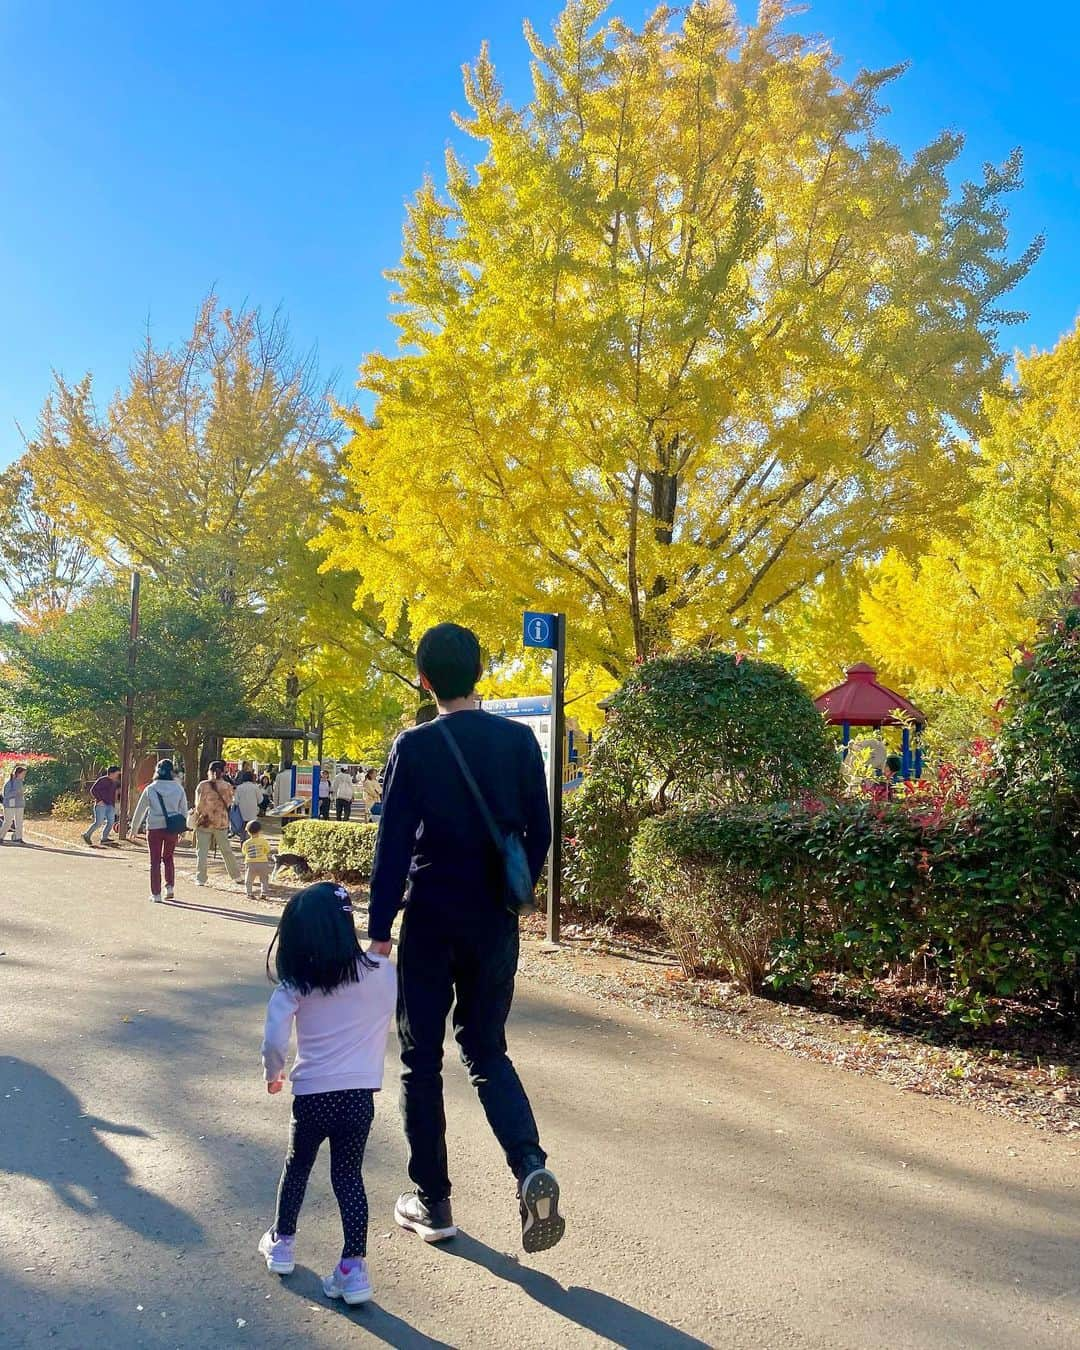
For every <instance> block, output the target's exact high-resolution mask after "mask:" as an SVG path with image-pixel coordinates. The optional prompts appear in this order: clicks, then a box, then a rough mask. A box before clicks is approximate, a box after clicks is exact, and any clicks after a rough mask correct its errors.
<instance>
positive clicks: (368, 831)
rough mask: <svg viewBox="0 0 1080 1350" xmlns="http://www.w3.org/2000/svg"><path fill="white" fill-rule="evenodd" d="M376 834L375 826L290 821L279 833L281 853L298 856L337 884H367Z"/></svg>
mask: <svg viewBox="0 0 1080 1350" xmlns="http://www.w3.org/2000/svg"><path fill="white" fill-rule="evenodd" d="M378 835H379V827H378V825H369V824H361V823H360V822H356V823H355V824H354V823H352V822H350V821H341V822H338V821H331V820H294V821H291V822H290V823H289V824H288V825H286V826H285V829H284V830H283V831H282V843H283V849H282V851H283V852H286V853H300V854H302V855H303V856H304V857H305V858H306V859H307V860H308V866H309V867H310V868H311V870H312V871H313V872H318V873H322V874H324V875H326V876H331V877H334V878H335V879H336V880H341V881H368V880H370V878H371V869H372V867H373V866H374V863H375V840H376V839H377V838H378Z"/></svg>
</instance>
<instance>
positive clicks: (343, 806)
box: [337, 797, 352, 820]
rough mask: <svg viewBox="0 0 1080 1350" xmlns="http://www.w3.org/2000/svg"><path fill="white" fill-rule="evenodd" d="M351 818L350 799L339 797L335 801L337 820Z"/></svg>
mask: <svg viewBox="0 0 1080 1350" xmlns="http://www.w3.org/2000/svg"><path fill="white" fill-rule="evenodd" d="M351 817H352V798H351V797H339V798H338V799H337V818H338V820H349V819H350V818H351Z"/></svg>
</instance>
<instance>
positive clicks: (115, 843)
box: [101, 839, 120, 848]
mask: <svg viewBox="0 0 1080 1350" xmlns="http://www.w3.org/2000/svg"><path fill="white" fill-rule="evenodd" d="M101 842H102V843H103V844H105V845H106V846H107V847H109V848H119V847H120V840H119V839H103V840H102V841H101Z"/></svg>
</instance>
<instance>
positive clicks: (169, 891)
mask: <svg viewBox="0 0 1080 1350" xmlns="http://www.w3.org/2000/svg"><path fill="white" fill-rule="evenodd" d="M165 899H166V900H175V899H176V891H175V890H174V889H173V887H172V886H166V887H165Z"/></svg>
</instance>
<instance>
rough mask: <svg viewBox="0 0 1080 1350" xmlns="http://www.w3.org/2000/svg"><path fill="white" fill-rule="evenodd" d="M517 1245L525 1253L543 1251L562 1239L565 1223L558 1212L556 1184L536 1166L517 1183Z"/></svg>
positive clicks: (542, 1168) (552, 1177) (550, 1173)
mask: <svg viewBox="0 0 1080 1350" xmlns="http://www.w3.org/2000/svg"><path fill="white" fill-rule="evenodd" d="M521 1207H522V1211H523V1212H522V1215H521V1245H522V1246H523V1247H524V1248H525V1250H526V1251H527V1252H530V1253H531V1252H546V1251H547V1250H548V1248H549V1247H554V1246H555V1244H556V1243H557V1242H560V1241H561V1240H562V1236H563V1234H564V1233H565V1232H566V1220H565V1219H564V1218H563V1217H562V1215H561V1214H560V1213H559V1183H558V1182H557V1181H556V1180H555V1176H554V1173H552V1172H549V1171H548V1170H547V1168H546V1167H538V1168H537V1169H536V1171H535V1172H530V1173H529V1175H528V1176H527V1177H526V1178H525V1179H524V1180H523V1181H522V1183H521Z"/></svg>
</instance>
